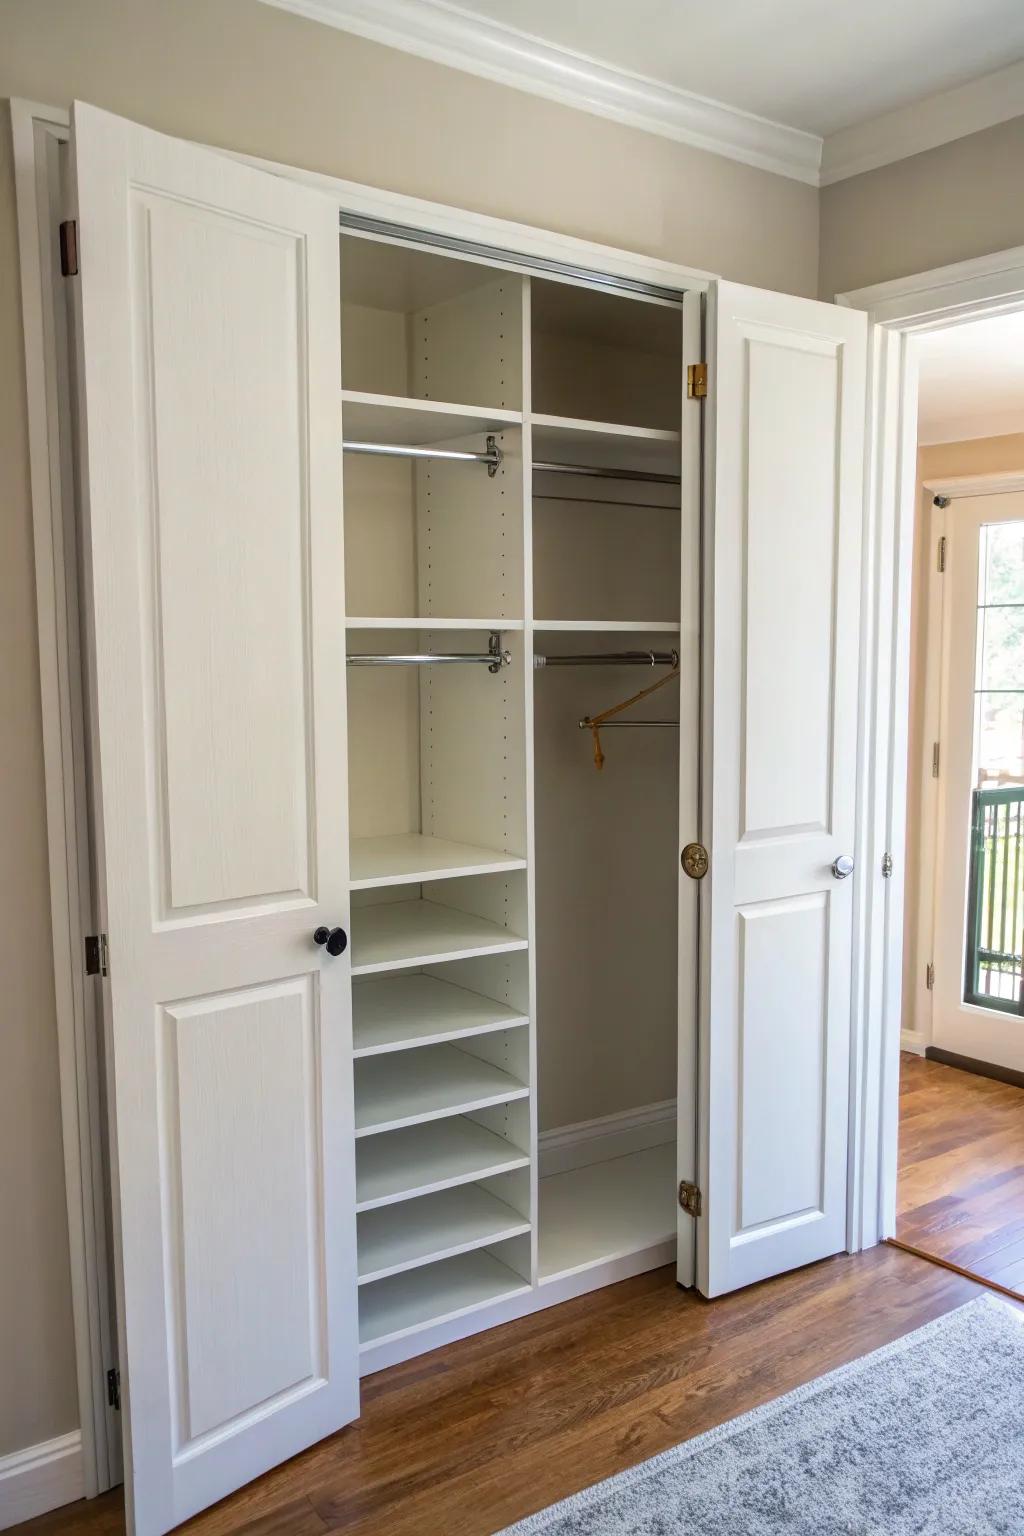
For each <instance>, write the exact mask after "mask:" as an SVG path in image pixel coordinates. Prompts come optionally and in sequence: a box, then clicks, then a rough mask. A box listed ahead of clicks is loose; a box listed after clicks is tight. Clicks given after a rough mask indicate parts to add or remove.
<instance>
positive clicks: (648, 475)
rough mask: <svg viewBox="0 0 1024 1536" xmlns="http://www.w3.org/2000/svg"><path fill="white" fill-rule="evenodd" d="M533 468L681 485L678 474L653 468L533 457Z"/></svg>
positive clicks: (598, 477) (596, 477)
mask: <svg viewBox="0 0 1024 1536" xmlns="http://www.w3.org/2000/svg"><path fill="white" fill-rule="evenodd" d="M533 467H534V469H538V470H541V471H542V472H543V473H544V474H549V475H588V476H590V477H591V478H592V479H595V480H645V481H647V482H648V483H649V484H650V485H681V484H682V478H681V477H680V476H679V475H659V474H655V472H654V470H653V469H613V468H611V467H607V466H605V465H603V464H555V463H552V462H551V461H550V460H547V459H534V461H533Z"/></svg>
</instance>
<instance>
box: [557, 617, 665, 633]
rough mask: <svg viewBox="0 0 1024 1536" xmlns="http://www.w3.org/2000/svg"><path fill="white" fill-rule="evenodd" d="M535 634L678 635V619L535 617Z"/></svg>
mask: <svg viewBox="0 0 1024 1536" xmlns="http://www.w3.org/2000/svg"><path fill="white" fill-rule="evenodd" d="M533 628H534V633H535V634H552V635H557V634H567V635H569V634H574V633H575V634H581V635H626V634H634V635H678V634H679V632H680V628H681V626H680V623H679V620H678V619H535V620H534V625H533Z"/></svg>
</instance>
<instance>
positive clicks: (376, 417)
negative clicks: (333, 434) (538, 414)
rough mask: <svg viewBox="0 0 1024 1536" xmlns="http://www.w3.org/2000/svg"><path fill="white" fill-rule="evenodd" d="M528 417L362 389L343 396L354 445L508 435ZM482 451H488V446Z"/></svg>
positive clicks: (344, 418)
mask: <svg viewBox="0 0 1024 1536" xmlns="http://www.w3.org/2000/svg"><path fill="white" fill-rule="evenodd" d="M522 419H523V413H522V411H506V410H504V409H503V408H502V407H498V406H495V407H491V406H486V405H450V404H449V403H448V402H447V401H444V400H416V399H414V398H407V397H404V396H402V395H373V394H367V393H366V391H364V390H360V389H343V390H342V392H341V420H342V427H343V430H344V435H345V438H346V440H351V441H352V442H360V443H402V444H404V445H406V446H408V447H411V448H422V447H425V446H427V445H429V444H431V443H445V442H448V441H450V440H451V439H453V438H459V437H469V436H470V435H472V434H473V433H488V432H502V431H504V429H505V428H506V427H513V426H518V425H519V424H520V423H521V422H522ZM480 448H481V451H482V450H483V443H481V444H480ZM481 473H483V471H482V470H481Z"/></svg>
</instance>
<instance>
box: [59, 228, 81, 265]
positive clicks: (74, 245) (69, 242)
mask: <svg viewBox="0 0 1024 1536" xmlns="http://www.w3.org/2000/svg"><path fill="white" fill-rule="evenodd" d="M60 275H61V277H77V276H78V223H77V221H76V220H75V219H65V220H64V223H63V224H62V225H61V226H60Z"/></svg>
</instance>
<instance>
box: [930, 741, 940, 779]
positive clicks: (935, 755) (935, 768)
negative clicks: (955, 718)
mask: <svg viewBox="0 0 1024 1536" xmlns="http://www.w3.org/2000/svg"><path fill="white" fill-rule="evenodd" d="M938 776H939V744H938V742H937V741H933V742H932V778H933V779H937V778H938Z"/></svg>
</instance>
